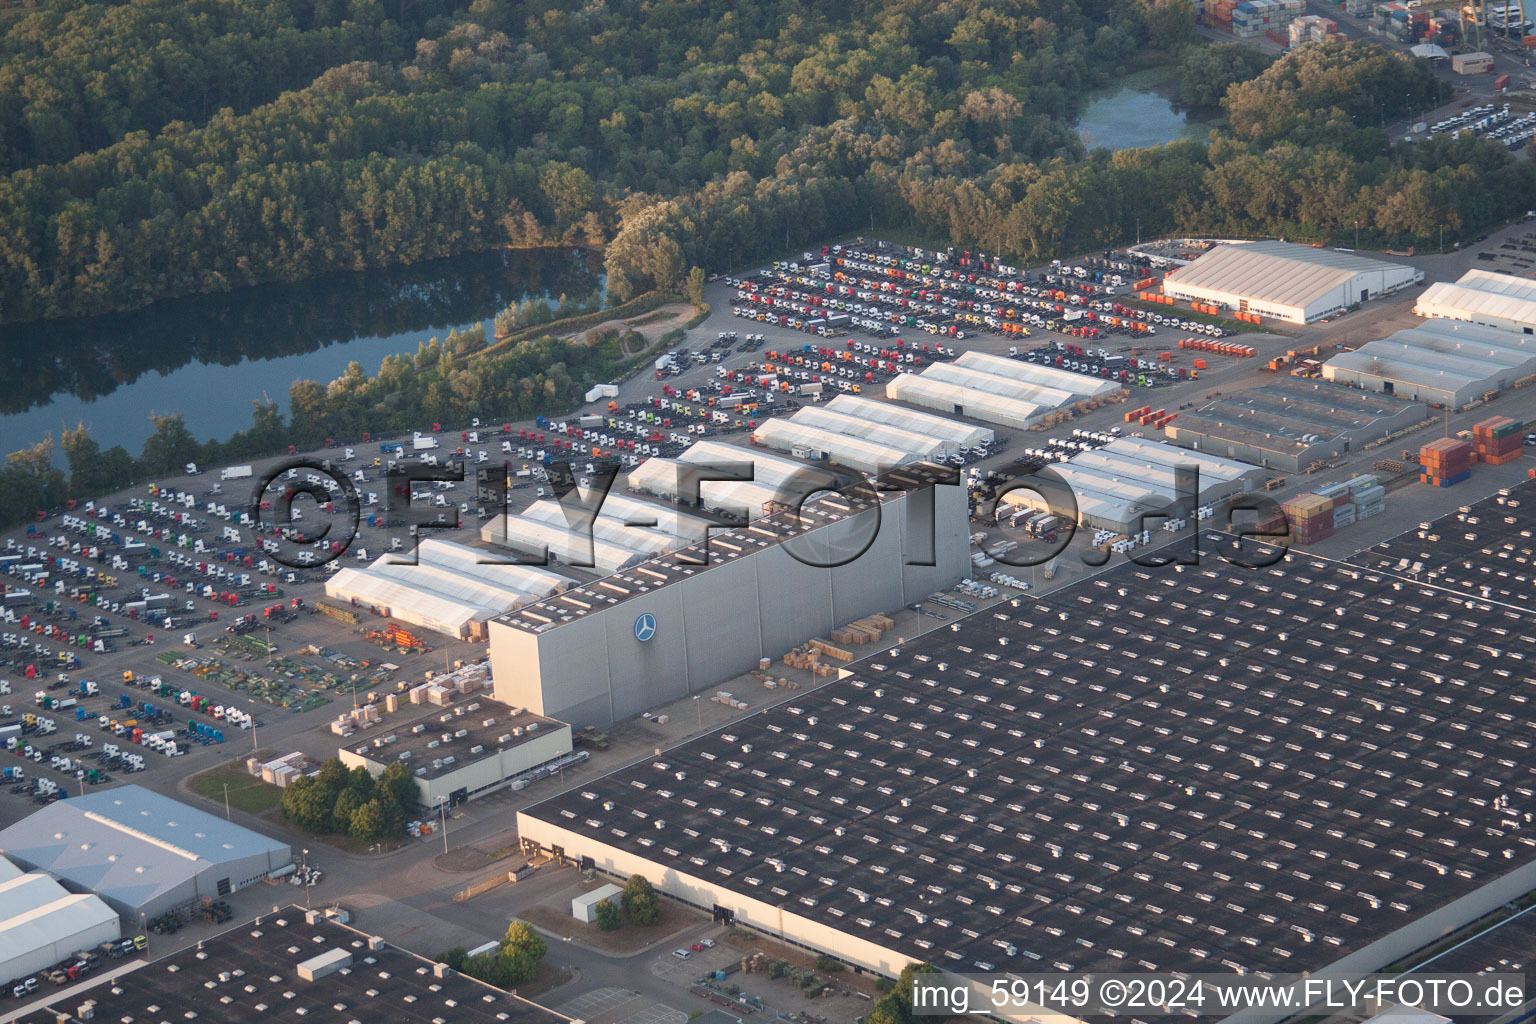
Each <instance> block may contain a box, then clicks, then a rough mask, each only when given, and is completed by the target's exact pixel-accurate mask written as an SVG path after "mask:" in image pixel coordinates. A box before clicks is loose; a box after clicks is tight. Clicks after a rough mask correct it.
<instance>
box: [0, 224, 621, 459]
mask: <svg viewBox="0 0 1536 1024" xmlns="http://www.w3.org/2000/svg"><path fill="white" fill-rule="evenodd" d="M603 283H604V281H603V276H602V274H601V273H600V264H599V262H598V258H597V257H595V256H593V255H591V254H589V253H587V252H586V251H585V250H580V249H576V250H563V249H562V250H545V251H536V252H528V251H519V252H494V253H481V254H475V255H469V256H459V257H454V258H451V259H443V260H432V261H429V262H425V263H418V264H414V265H412V266H408V267H390V268H385V269H382V270H370V271H362V272H357V273H350V272H349V273H337V274H327V275H325V276H323V277H318V278H313V279H311V280H308V281H303V282H299V283H296V284H276V285H263V286H260V287H256V288H245V289H241V290H238V291H234V292H229V293H226V294H221V295H201V296H195V297H192V298H186V299H175V300H171V301H168V302H162V303H157V304H155V305H153V306H150V307H148V308H146V309H142V310H137V311H135V312H131V313H120V314H114V315H111V316H101V317H91V318H87V319H78V320H45V321H39V322H37V323H31V324H19V325H15V326H8V327H0V375H3V378H4V379H5V380H8V381H9V382H10V384H9V386H8V387H6V388H5V389H4V390H3V392H0V438H3V440H4V445H3V451H4V452H9V451H15V450H16V449H18V448H21V447H23V446H25V445H30V444H33V443H35V442H37V441H39V440H41V439H42V438H43V437H44V436H45V435H49V434H51V435H52V436H53V438H54V440H55V441H57V440H58V438H59V436H60V434H61V432H62V431H63V429H64V428H65V427H73V426H74V425H75V424H76V423H79V422H84V423H85V424H86V425H87V426H88V427H90V428H91V435H92V436H93V437H94V438H95V439H96V440H97V441H98V442H99V443H100V444H101V445H102V447H103V448H106V447H110V446H112V445H114V444H121V445H123V447H125V448H127V449H128V451H129V452H130V453H132V454H134V455H137V454H138V452H139V449H140V448H141V447H142V446H143V444H144V439H145V438H147V437H148V436H149V434H150V432H151V430H152V428H151V426H150V423H149V419H148V416H149V414H150V412H152V411H153V412H156V413H162V414H163V413H176V412H179V413H181V414H182V415H183V416H184V417H185V420H186V424H187V427H188V429H190V430H191V431H192V433H193V435H194V436H196V437H197V438H198V439H199V440H208V439H218V440H222V439H224V438H227V437H228V436H229V435H231V434H233V433H234V432H235V431H237V430H243V429H245V428H246V427H248V426H250V424H251V403H252V402H254V401H258V400H260V399H262V398H263V397H266V398H271V399H272V400H273V401H275V402H277V403H278V404H279V405H280V406H281V407H283V409H284V410H285V411H286V409H287V405H288V386H289V384H291V383H292V382H293V381H295V380H302V379H305V378H308V379H311V380H316V381H320V382H321V383H326V382H328V381H331V380H333V379H335V378H336V377H338V376H340V375H341V374H342V372H343V371H345V370H346V368H347V364H348V363H350V362H352V361H353V360H356V361H357V362H358V363H360V364H361V365H362V367H363V369H364V371H366V372H367V373H369V374H370V375H371V374H373V373H376V372H377V371H378V368H379V363H380V361H381V360H383V358H384V357H385V356H387V355H391V354H393V353H397V352H414V351H416V348H417V346H418V345H420V344H421V343H422V342H425V341H428V340H430V339H431V338H432V337H434V336H436V337H439V338H441V337H443V336H445V335H447V333H448V331H449V330H450V329H452V328H458V329H459V330H461V331H462V330H464V329H465V328H467V327H471V326H473V325H475V324H477V323H484V324H485V325H486V331H487V334H488V335H489V332H490V330H491V324H490V320H491V318H493V317H494V316H495V315H496V314H497V313H499V312H500V311H501V310H502V309H504V308H506V306H507V305H508V304H509V303H511V302H515V301H521V300H523V299H526V298H536V297H544V298H546V299H548V300H549V301H550V302H551V304H554V303H555V302H556V301H557V300H558V298H559V296H560V295H562V294H564V295H567V296H569V297H570V298H572V299H578V298H581V297H583V296H586V295H590V294H591V293H592V292H593V291H594V290H601V289H602V287H603ZM0 454H3V452H0Z"/></svg>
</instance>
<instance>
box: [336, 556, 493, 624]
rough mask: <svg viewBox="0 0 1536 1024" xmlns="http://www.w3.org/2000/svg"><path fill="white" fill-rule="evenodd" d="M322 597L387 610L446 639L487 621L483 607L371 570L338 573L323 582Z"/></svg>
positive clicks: (344, 570)
mask: <svg viewBox="0 0 1536 1024" xmlns="http://www.w3.org/2000/svg"><path fill="white" fill-rule="evenodd" d="M325 596H326V597H329V598H332V599H333V600H337V601H347V602H351V601H358V602H360V603H362V604H365V605H369V606H371V607H374V608H388V609H389V610H390V611H391V612H392V613H394V615H395V617H396V618H401V619H407V620H409V621H410V622H412V623H413V624H414V625H418V626H425V627H427V628H428V629H435V630H437V631H438V632H440V633H447V634H448V635H450V636H462V635H463V634H464V627H465V626H467V625H468V624H469V623H471V622H475V621H478V620H483V619H487V618H490V617H491V613H490V612H488V611H487V609H486V606H484V605H481V604H477V603H475V602H473V601H469V600H463V599H460V598H454V597H449V596H448V595H447V594H442V593H439V592H437V591H435V590H428V589H425V588H423V587H413V586H409V585H407V584H405V583H401V582H400V581H399V580H394V579H390V578H389V577H388V576H384V575H382V574H380V573H377V572H373V571H372V570H369V569H357V568H352V567H350V566H349V567H347V568H345V569H338V570H337V571H336V572H335V573H334V574H333V575H332V576H331V578H330V579H328V580H326V581H325ZM407 612H408V614H407Z"/></svg>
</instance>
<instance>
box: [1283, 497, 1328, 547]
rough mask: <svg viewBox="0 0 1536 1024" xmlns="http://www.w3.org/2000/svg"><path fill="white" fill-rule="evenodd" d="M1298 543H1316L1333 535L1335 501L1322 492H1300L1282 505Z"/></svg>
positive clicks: (1292, 533)
mask: <svg viewBox="0 0 1536 1024" xmlns="http://www.w3.org/2000/svg"><path fill="white" fill-rule="evenodd" d="M1281 508H1282V509H1284V510H1285V518H1286V519H1288V520H1289V521H1290V524H1291V535H1292V536H1293V537H1295V538H1296V542H1297V543H1298V544H1316V543H1317V542H1318V541H1320V540H1327V539H1328V538H1329V537H1332V536H1333V528H1334V527H1333V515H1334V502H1333V499H1332V498H1325V497H1323V496H1322V495H1321V494H1298V495H1297V496H1296V497H1294V498H1291V499H1290V500H1289V501H1287V502H1285V503H1284V504H1283V505H1281Z"/></svg>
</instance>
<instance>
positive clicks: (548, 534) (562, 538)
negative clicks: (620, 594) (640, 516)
mask: <svg viewBox="0 0 1536 1024" xmlns="http://www.w3.org/2000/svg"><path fill="white" fill-rule="evenodd" d="M480 539H481V540H484V541H487V542H489V543H491V544H496V545H499V546H501V547H505V548H511V549H513V550H516V551H522V552H525V553H528V554H533V555H535V556H537V555H538V554H540V553H543V552H548V555H549V557H550V558H556V559H559V560H560V561H562V562H564V563H565V564H566V565H571V566H580V567H585V568H593V569H600V570H602V571H604V572H614V571H615V570H618V569H624V568H628V567H629V566H631V565H635V564H636V563H638V562H643V561H645V560H646V559H647V558H649V557H650V553H649V552H647V551H645V550H643V549H641V548H638V547H631V546H630V545H629V544H620V543H617V542H615V541H613V540H608V539H604V538H602V537H599V536H597V533H596V530H595V529H594V531H593V534H592V536H591V537H590V538H589V537H587V536H585V535H583V534H581V533H579V532H576V531H573V530H571V529H570V528H569V527H567V526H566V525H565V524H564V523H563V522H562V523H561V524H560V525H558V526H557V525H554V524H551V523H546V522H541V521H540V520H537V519H529V518H528V517H526V516H521V515H511V516H509V515H499V516H494V517H492V518H491V519H489V520H488V521H487V522H486V524H485V525H484V526H482V527H481V528H480Z"/></svg>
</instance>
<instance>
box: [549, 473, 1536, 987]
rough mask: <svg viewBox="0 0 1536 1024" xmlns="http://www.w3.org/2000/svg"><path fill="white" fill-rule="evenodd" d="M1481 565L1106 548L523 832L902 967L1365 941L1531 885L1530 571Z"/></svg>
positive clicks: (1012, 964)
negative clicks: (1148, 554)
mask: <svg viewBox="0 0 1536 1024" xmlns="http://www.w3.org/2000/svg"><path fill="white" fill-rule="evenodd" d="M1513 495H1514V496H1516V497H1517V498H1519V499H1522V500H1528V499H1529V498H1530V497H1531V496H1532V488H1531V487H1529V486H1525V487H1521V488H1518V489H1516V490H1515V491H1514V492H1513ZM1479 519H1480V525H1479V529H1478V531H1477V535H1478V537H1479V538H1480V539H1479V541H1478V542H1476V545H1477V549H1478V550H1480V551H1482V552H1483V554H1484V555H1485V556H1486V557H1488V558H1489V560H1490V562H1491V561H1492V559H1493V558H1495V557H1497V554H1496V552H1497V551H1503V549H1504V547H1505V545H1510V546H1512V547H1513V548H1514V549H1516V550H1517V551H1520V552H1522V555H1521V557H1522V558H1524V559H1528V558H1529V557H1530V553H1529V551H1528V550H1527V549H1528V547H1529V544H1528V541H1527V540H1526V539H1525V538H1522V536H1521V534H1520V528H1519V527H1518V525H1511V524H1509V523H1505V522H1503V521H1502V517H1499V516H1496V515H1494V514H1493V513H1492V512H1484V513H1483V514H1482V515H1480V516H1479ZM1431 530H1432V532H1436V533H1443V532H1462V530H1463V526H1462V524H1460V523H1458V522H1456V521H1455V520H1454V518H1452V519H1446V520H1441V521H1438V522H1436V523H1434V524H1432V527H1431ZM1416 541H1417V538H1415V537H1413V536H1412V535H1410V536H1407V537H1400V538H1395V539H1393V540H1392V541H1389V542H1387V543H1386V545H1385V547H1386V549H1387V550H1389V551H1392V552H1393V553H1394V554H1395V553H1396V551H1397V550H1398V549H1403V550H1405V551H1414V552H1417V550H1418V549H1419V548H1422V547H1425V545H1422V544H1419V543H1417V542H1416ZM1469 543H1470V542H1469ZM1506 553H1507V552H1506ZM1455 557H1456V554H1455V553H1453V551H1451V550H1449V549H1435V550H1433V558H1434V561H1435V563H1436V564H1440V565H1448V564H1457V563H1453V562H1452V561H1451V559H1453V558H1455ZM1460 572H1461V570H1459V569H1458V570H1456V571H1455V572H1454V573H1452V575H1454V576H1459V575H1460ZM1458 582H1459V581H1458ZM1481 582H1482V580H1480V579H1476V578H1474V579H1473V580H1471V581H1468V586H1466V587H1463V586H1456V585H1450V586H1448V585H1447V583H1448V581H1445V580H1442V581H1441V582H1439V583H1432V582H1431V581H1430V580H1428V579H1427V578H1424V577H1422V576H1421V577H1420V581H1419V582H1415V581H1414V580H1413V579H1411V578H1408V577H1404V576H1402V575H1399V574H1398V573H1397V572H1396V571H1389V570H1387V569H1384V568H1369V569H1367V568H1363V567H1357V566H1351V565H1348V564H1344V563H1338V562H1334V561H1331V560H1319V559H1316V558H1309V557H1306V556H1300V557H1299V560H1297V561H1294V563H1293V564H1287V565H1285V566H1283V567H1272V568H1270V569H1261V570H1237V569H1233V568H1231V567H1229V566H1226V565H1224V564H1217V563H1211V564H1206V565H1202V566H1200V567H1199V568H1195V569H1183V570H1176V571H1152V570H1147V569H1143V568H1140V567H1138V566H1135V565H1125V564H1122V565H1117V566H1115V567H1114V568H1112V569H1109V570H1107V571H1106V572H1105V573H1103V574H1101V575H1099V576H1098V577H1096V578H1093V579H1091V580H1086V581H1083V582H1080V583H1076V584H1074V585H1072V586H1069V587H1067V588H1065V589H1064V590H1061V591H1059V592H1057V593H1055V594H1052V595H1051V596H1050V597H1047V598H1042V599H1019V600H1016V601H1014V602H1012V603H1011V604H1010V605H1004V606H1001V607H998V608H996V609H994V610H993V611H991V612H988V613H986V614H982V615H977V616H972V617H970V618H968V619H966V620H965V621H963V622H959V623H955V624H953V625H952V626H951V627H950V628H949V629H940V630H937V631H936V632H934V633H931V634H929V635H928V636H926V637H924V638H923V639H921V640H918V641H915V642H912V643H909V644H906V645H903V646H902V647H901V648H900V649H899V650H898V649H893V650H891V651H889V652H887V653H884V654H881V655H878V656H876V657H875V658H873V659H871V661H870V663H868V664H867V665H862V666H859V667H858V668H856V670H855V674H854V675H853V677H851V678H848V679H844V680H842V681H840V682H836V683H832V684H830V685H828V686H827V687H824V688H822V689H821V690H818V691H817V692H815V693H814V694H808V695H805V696H803V697H799V698H797V699H794V700H791V701H789V702H786V703H785V704H782V705H779V706H777V707H775V708H772V709H770V710H768V711H765V712H763V713H761V714H759V715H755V716H753V717H752V718H749V719H746V720H744V721H742V722H739V723H736V724H734V725H732V726H730V727H728V728H725V729H722V730H720V731H718V732H716V733H713V734H710V735H707V736H704V737H701V738H699V739H696V740H693V741H691V742H688V743H686V744H684V745H682V746H679V747H676V748H673V749H670V750H667V751H664V752H663V753H662V754H660V755H658V756H656V757H655V758H653V759H650V760H649V761H648V762H647V763H643V764H640V765H636V766H635V767H633V768H630V769H626V770H624V771H621V772H618V773H615V774H613V775H610V776H608V777H606V778H603V779H601V780H598V781H595V782H590V783H587V784H585V785H583V786H580V787H578V788H577V789H576V790H573V791H571V792H568V793H566V794H563V795H561V796H559V797H556V798H554V799H552V800H549V801H545V802H544V803H541V804H539V805H537V806H535V807H533V808H530V809H529V810H528V811H526V812H524V813H523V814H521V815H519V828H520V832H521V834H522V836H523V837H524V839H525V841H526V842H528V843H530V844H538V845H540V846H543V847H545V848H549V847H558V848H560V850H562V851H563V852H564V854H565V855H567V856H572V857H575V856H583V857H590V858H593V860H594V861H595V863H596V864H597V866H598V867H599V868H601V869H602V870H604V871H606V872H610V873H613V874H616V875H619V876H626V875H628V874H629V873H631V872H633V871H642V872H645V873H646V874H648V875H649V876H650V877H651V878H653V879H657V880H659V881H660V884H661V885H662V887H663V888H665V889H667V890H668V891H670V892H672V893H673V894H675V895H677V896H678V897H680V898H682V899H685V900H687V901H689V902H691V903H693V904H695V905H698V906H703V907H709V906H719V907H723V908H725V909H726V910H729V911H731V912H732V913H734V915H735V919H736V921H737V922H739V923H741V924H744V925H748V926H750V927H753V928H756V929H759V930H762V931H763V932H765V933H767V934H770V935H775V936H782V937H783V938H784V939H785V940H786V941H790V942H797V943H802V944H804V945H807V946H809V947H811V948H813V949H820V950H828V951H830V952H834V953H835V954H836V955H838V956H840V957H842V958H844V959H846V960H847V961H849V962H850V963H854V964H858V965H861V966H866V967H871V968H874V969H876V970H879V971H882V972H884V973H890V974H893V973H895V972H896V971H898V970H899V969H900V967H901V966H902V965H904V964H905V963H906V962H908V961H910V960H923V961H930V962H933V963H937V964H939V965H940V966H947V967H951V968H952V969H955V970H963V971H971V970H991V969H994V968H995V969H999V970H1073V971H1085V970H1104V971H1112V970H1133V971H1174V970H1179V971H1201V970H1214V971H1228V970H1237V971H1256V970H1272V971H1276V972H1283V973H1290V972H1298V971H1305V970H1313V971H1316V970H1323V969H1325V968H1333V969H1336V970H1362V971H1363V970H1369V969H1373V968H1376V967H1379V966H1382V965H1385V964H1387V963H1390V962H1392V961H1393V960H1395V959H1397V958H1398V957H1400V956H1403V955H1405V954H1407V953H1409V952H1411V951H1412V950H1414V949H1416V948H1418V947H1419V946H1422V945H1423V944H1424V943H1425V942H1426V941H1428V940H1430V939H1433V938H1434V937H1436V936H1437V935H1440V934H1443V933H1444V932H1445V931H1446V930H1448V929H1450V928H1454V927H1455V926H1457V925H1458V924H1460V923H1464V922H1466V921H1470V920H1473V919H1475V918H1477V917H1478V916H1480V915H1481V914H1483V913H1486V912H1487V911H1489V910H1492V909H1494V908H1496V907H1498V906H1500V905H1501V904H1503V903H1504V902H1506V901H1508V900H1510V899H1512V898H1514V897H1515V896H1517V895H1520V894H1522V893H1525V892H1527V891H1529V890H1530V889H1531V888H1532V887H1533V885H1536V840H1533V839H1531V838H1529V837H1524V836H1523V833H1522V832H1520V831H1516V830H1513V826H1512V825H1508V824H1506V822H1507V821H1518V820H1519V816H1520V815H1521V814H1522V813H1525V811H1524V810H1523V809H1522V808H1523V807H1524V806H1525V804H1528V803H1529V802H1530V801H1531V799H1532V798H1533V796H1532V793H1533V787H1536V778H1533V773H1536V766H1532V765H1530V764H1525V763H1523V762H1522V760H1521V758H1520V755H1519V754H1518V752H1519V751H1524V750H1525V749H1526V748H1527V747H1528V746H1529V742H1530V741H1529V739H1528V737H1527V736H1526V734H1527V733H1528V732H1529V731H1530V730H1531V729H1532V728H1533V726H1536V721H1532V719H1531V713H1530V710H1529V708H1528V707H1527V699H1526V695H1525V694H1524V693H1523V690H1524V689H1526V688H1528V687H1529V685H1530V682H1531V681H1530V679H1529V678H1527V677H1526V674H1525V673H1523V672H1522V671H1521V669H1520V667H1519V666H1520V664H1521V663H1522V655H1521V653H1520V652H1521V650H1522V649H1523V648H1522V645H1529V644H1531V643H1533V642H1536V637H1532V636H1527V635H1526V634H1527V633H1529V632H1531V629H1530V623H1529V619H1528V616H1527V614H1526V609H1527V608H1528V607H1529V601H1530V600H1531V599H1530V597H1529V596H1528V594H1527V593H1522V594H1520V596H1519V597H1518V599H1517V600H1518V603H1517V605H1516V607H1513V608H1511V607H1506V606H1504V605H1500V604H1495V603H1494V602H1495V601H1503V600H1504V598H1502V597H1500V596H1498V593H1502V592H1504V591H1506V590H1508V591H1513V590H1515V589H1518V588H1516V587H1513V586H1501V587H1496V588H1494V589H1495V591H1497V592H1498V593H1490V594H1489V596H1488V597H1487V598H1486V599H1484V598H1482V597H1481V596H1480V592H1479V591H1478V590H1476V589H1473V588H1475V586H1476V584H1477V583H1481ZM1528 589H1529V588H1526V590H1527V591H1528ZM1192 594H1198V595H1200V596H1199V598H1198V600H1196V601H1194V602H1193V603H1190V600H1189V595H1192ZM1471 611H1475V612H1476V618H1475V619H1473V618H1471V617H1470V616H1469V614H1468V613H1469V612H1471ZM1091 650H1099V651H1102V652H1103V654H1102V655H1096V656H1094V657H1092V658H1088V657H1085V656H1084V655H1083V654H1082V652H1083V651H1091ZM1372 651H1374V652H1377V653H1370V652H1372ZM1475 651H1482V652H1485V653H1486V654H1487V656H1488V657H1490V658H1492V659H1493V660H1494V662H1495V665H1505V666H1508V667H1505V668H1498V667H1494V666H1486V667H1480V661H1481V659H1479V658H1478V657H1477V655H1476V654H1475V653H1472V652H1475ZM1050 665H1057V666H1058V667H1056V668H1054V669H1052V668H1049V667H1048V666H1050ZM1169 666H1171V667H1172V668H1173V669H1174V670H1175V671H1176V672H1177V673H1178V674H1177V675H1174V676H1167V668H1168V667H1169ZM1317 673H1321V674H1323V676H1325V677H1326V678H1325V679H1323V680H1322V681H1319V680H1318V679H1313V678H1312V676H1313V675H1314V674H1317ZM1160 678H1162V679H1164V681H1162V682H1158V679H1160ZM1255 701H1262V704H1261V705H1256V704H1255ZM1266 708H1267V709H1270V710H1268V711H1267V712H1266V710H1265V709H1266ZM928 735H931V736H932V737H933V739H932V741H931V742H928V741H926V740H924V739H923V737H925V736H928ZM933 744H939V746H938V747H934V746H933ZM930 747H931V748H932V749H928V748H930ZM1501 752H1503V753H1502V754H1501ZM1341 766H1342V767H1343V768H1347V769H1348V771H1349V773H1350V774H1349V775H1347V776H1341V775H1340V774H1339V771H1340V768H1341ZM710 782H718V784H719V785H720V788H718V789H716V788H713V786H712V785H709V784H707V783H710ZM918 783H921V788H920V789H918V790H913V788H912V787H913V786H914V785H915V784H918ZM727 793H729V794H730V796H731V799H730V800H728V801H727V802H726V803H724V804H722V803H721V801H722V800H726V794H727ZM1522 802H1524V803H1522ZM722 807H729V808H730V810H729V811H726V812H724V813H723V814H722V813H721V812H720V811H719V810H717V809H718V808H722ZM854 812H857V813H856V816H853V817H850V814H852V813H854ZM999 814H1002V815H1003V817H1002V818H999ZM1409 837H1412V838H1409ZM808 850H814V851H815V854H816V856H815V863H814V864H812V863H807V862H806V861H805V856H806V851H808ZM914 894H915V895H914Z"/></svg>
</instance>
